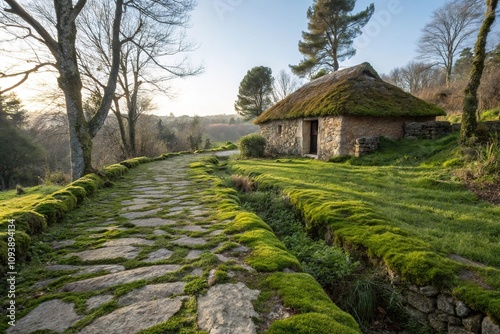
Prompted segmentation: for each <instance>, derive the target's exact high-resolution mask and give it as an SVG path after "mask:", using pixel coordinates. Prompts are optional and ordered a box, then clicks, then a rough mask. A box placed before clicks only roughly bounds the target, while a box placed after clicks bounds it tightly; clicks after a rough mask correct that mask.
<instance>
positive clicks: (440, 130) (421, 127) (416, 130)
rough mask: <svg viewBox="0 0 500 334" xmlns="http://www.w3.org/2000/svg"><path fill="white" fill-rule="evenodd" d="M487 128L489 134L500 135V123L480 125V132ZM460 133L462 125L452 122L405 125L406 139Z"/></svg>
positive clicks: (430, 137) (408, 123)
mask: <svg viewBox="0 0 500 334" xmlns="http://www.w3.org/2000/svg"><path fill="white" fill-rule="evenodd" d="M481 127H485V128H486V129H487V131H488V132H489V133H496V134H500V121H488V122H481V123H479V124H478V130H479V129H480V128H481ZM455 131H460V124H450V122H438V121H431V122H424V123H418V122H407V123H405V125H404V137H405V138H414V139H416V138H421V139H436V138H439V137H443V136H446V135H448V134H450V133H452V132H455Z"/></svg>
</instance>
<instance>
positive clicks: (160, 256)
mask: <svg viewBox="0 0 500 334" xmlns="http://www.w3.org/2000/svg"><path fill="white" fill-rule="evenodd" d="M172 254H174V252H172V251H171V250H168V249H166V248H162V249H158V250H157V251H154V252H152V253H149V256H148V258H147V259H145V260H144V262H156V261H163V260H166V259H168V258H170V257H171V256H172Z"/></svg>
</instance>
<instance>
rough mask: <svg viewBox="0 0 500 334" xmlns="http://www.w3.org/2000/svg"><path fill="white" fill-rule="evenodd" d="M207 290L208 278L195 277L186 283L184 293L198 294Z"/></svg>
mask: <svg viewBox="0 0 500 334" xmlns="http://www.w3.org/2000/svg"><path fill="white" fill-rule="evenodd" d="M207 290H208V284H207V279H206V278H203V277H200V278H195V279H193V280H192V281H190V282H188V283H187V284H186V286H185V287H184V294H187V295H193V296H197V295H201V294H204V293H206V292H207Z"/></svg>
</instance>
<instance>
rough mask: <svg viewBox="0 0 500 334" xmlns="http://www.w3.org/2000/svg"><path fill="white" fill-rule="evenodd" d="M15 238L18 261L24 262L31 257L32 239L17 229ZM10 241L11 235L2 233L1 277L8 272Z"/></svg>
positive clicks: (0, 253)
mask: <svg viewBox="0 0 500 334" xmlns="http://www.w3.org/2000/svg"><path fill="white" fill-rule="evenodd" d="M14 238H15V245H16V246H15V248H16V260H19V261H22V260H24V259H26V258H27V257H28V255H29V251H30V247H31V238H30V236H29V235H27V234H26V233H25V232H23V231H19V230H17V229H16V232H15V235H14ZM8 239H9V235H8V233H7V232H0V267H1V268H0V272H1V273H0V275H2V276H3V274H4V273H5V272H6V271H8V270H6V267H7V265H8Z"/></svg>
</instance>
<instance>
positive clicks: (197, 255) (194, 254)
mask: <svg viewBox="0 0 500 334" xmlns="http://www.w3.org/2000/svg"><path fill="white" fill-rule="evenodd" d="M203 253H204V252H203V251H200V250H192V251H190V252H189V253H188V255H187V256H186V259H188V260H196V259H199V258H200V257H201V254H203Z"/></svg>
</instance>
